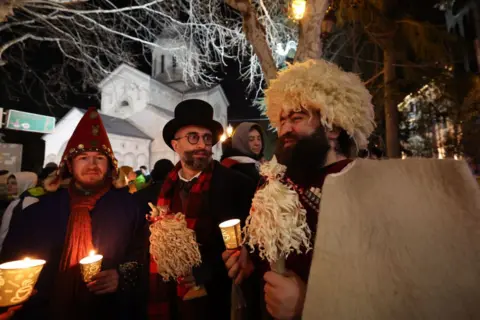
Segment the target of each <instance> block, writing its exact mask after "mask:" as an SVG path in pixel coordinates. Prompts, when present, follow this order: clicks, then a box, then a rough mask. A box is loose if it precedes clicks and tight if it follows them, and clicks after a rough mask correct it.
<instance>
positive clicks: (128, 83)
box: [101, 66, 150, 119]
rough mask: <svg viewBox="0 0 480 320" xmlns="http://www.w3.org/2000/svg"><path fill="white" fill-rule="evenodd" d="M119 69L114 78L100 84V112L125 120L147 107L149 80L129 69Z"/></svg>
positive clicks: (142, 74)
mask: <svg viewBox="0 0 480 320" xmlns="http://www.w3.org/2000/svg"><path fill="white" fill-rule="evenodd" d="M120 68H121V69H119V71H118V74H116V76H115V77H114V78H112V79H110V80H108V81H106V82H105V83H102V86H101V90H102V112H103V113H105V114H107V115H109V116H112V117H117V118H121V119H125V118H128V117H130V116H131V115H133V114H135V113H137V112H139V111H141V110H142V109H144V108H145V106H146V105H147V103H148V101H149V99H150V84H149V83H150V78H149V76H148V75H146V74H144V73H142V72H140V71H138V70H135V69H133V68H131V67H128V66H122V67H120Z"/></svg>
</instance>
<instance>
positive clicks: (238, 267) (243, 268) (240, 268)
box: [222, 247, 255, 284]
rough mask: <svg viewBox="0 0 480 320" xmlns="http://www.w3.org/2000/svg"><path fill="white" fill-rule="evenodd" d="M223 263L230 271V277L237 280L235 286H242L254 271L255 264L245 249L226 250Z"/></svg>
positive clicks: (223, 254)
mask: <svg viewBox="0 0 480 320" xmlns="http://www.w3.org/2000/svg"><path fill="white" fill-rule="evenodd" d="M222 259H223V262H225V267H226V268H227V270H228V276H229V277H230V278H232V279H235V284H240V283H242V281H243V280H244V279H246V278H248V277H249V276H250V275H251V274H252V272H253V270H254V268H255V267H254V266H253V262H252V260H250V257H249V256H248V251H247V249H246V248H245V247H242V248H241V249H240V250H226V251H224V252H223V253H222Z"/></svg>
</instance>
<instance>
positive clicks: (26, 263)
mask: <svg viewBox="0 0 480 320" xmlns="http://www.w3.org/2000/svg"><path fill="white" fill-rule="evenodd" d="M45 262H46V261H45V260H40V259H30V258H25V259H23V260H17V261H10V262H5V263H2V264H0V269H2V270H12V269H27V268H32V267H37V266H41V265H43V264H45Z"/></svg>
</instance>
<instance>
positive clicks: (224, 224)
mask: <svg viewBox="0 0 480 320" xmlns="http://www.w3.org/2000/svg"><path fill="white" fill-rule="evenodd" d="M239 223H240V220H239V219H231V220H227V221H224V222H222V223H220V225H219V227H220V228H228V227H233V226H234V225H237V224H239Z"/></svg>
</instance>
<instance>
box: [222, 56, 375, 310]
mask: <svg viewBox="0 0 480 320" xmlns="http://www.w3.org/2000/svg"><path fill="white" fill-rule="evenodd" d="M371 98H372V97H371V95H370V93H369V92H368V90H367V89H366V88H365V86H364V85H363V83H362V81H361V80H360V78H359V77H358V76H357V75H355V74H352V73H347V72H344V71H342V70H341V69H340V68H339V67H338V66H336V65H334V64H332V63H329V62H326V61H323V60H309V61H306V62H304V63H297V64H294V65H291V66H290V67H289V68H288V69H287V70H285V71H282V72H280V74H279V75H278V77H277V79H276V80H273V81H272V82H271V85H270V87H269V88H268V90H267V91H266V92H265V101H266V108H267V116H268V117H269V119H270V122H271V124H272V125H273V126H274V127H275V128H276V129H277V130H278V135H279V141H278V144H277V150H276V157H277V159H278V162H279V163H281V164H283V165H285V166H287V171H286V177H287V178H288V180H289V182H290V183H291V184H292V185H294V186H295V188H296V190H297V192H298V193H299V194H300V201H301V203H302V205H303V207H304V208H305V209H306V211H307V215H306V220H307V224H308V227H309V229H310V230H311V231H312V239H314V235H315V230H316V228H317V219H318V205H319V201H320V199H319V195H320V192H321V189H322V186H323V183H324V181H325V178H326V176H327V175H329V174H332V173H338V172H340V171H342V170H343V169H344V168H345V167H347V166H348V165H349V163H351V161H352V160H351V158H352V156H353V155H354V154H355V153H356V152H357V151H358V148H363V147H366V145H367V139H368V136H369V135H370V134H371V132H372V131H373V129H374V111H373V106H372V103H371ZM312 256H313V250H310V251H308V252H307V253H305V254H293V253H292V254H290V255H289V256H288V258H287V260H286V268H287V270H288V272H287V273H286V274H285V275H280V274H278V273H275V272H272V271H269V268H268V265H265V264H264V263H262V262H260V261H259V259H255V257H253V256H249V255H248V253H247V249H245V248H243V249H242V251H241V252H239V251H236V252H234V251H226V252H225V253H224V255H223V257H224V261H225V264H226V267H227V268H228V269H229V275H230V277H232V278H234V279H235V281H236V282H241V281H242V280H243V279H244V278H246V277H248V276H250V274H251V273H252V271H253V270H254V269H257V270H258V271H260V273H261V274H264V275H263V279H264V280H265V285H264V291H265V305H266V310H267V311H268V313H269V314H270V315H271V316H273V317H274V318H275V319H291V318H294V317H297V316H300V315H301V313H302V309H303V303H304V299H305V294H306V284H307V282H308V278H309V272H310V265H311V262H312Z"/></svg>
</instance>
